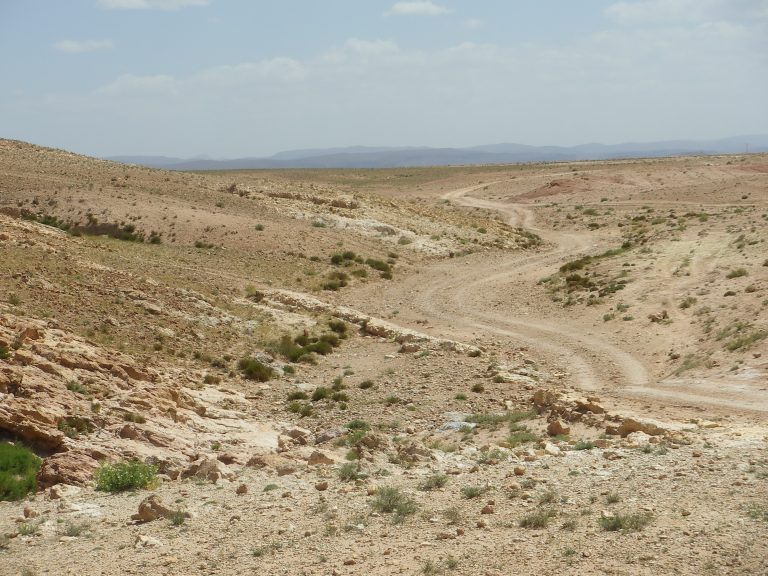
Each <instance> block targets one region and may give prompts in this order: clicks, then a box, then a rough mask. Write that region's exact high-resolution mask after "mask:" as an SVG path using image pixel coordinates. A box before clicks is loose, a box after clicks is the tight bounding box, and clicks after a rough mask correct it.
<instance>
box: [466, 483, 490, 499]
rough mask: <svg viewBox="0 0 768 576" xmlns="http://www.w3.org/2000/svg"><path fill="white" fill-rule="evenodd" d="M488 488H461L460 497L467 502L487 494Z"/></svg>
mask: <svg viewBox="0 0 768 576" xmlns="http://www.w3.org/2000/svg"><path fill="white" fill-rule="evenodd" d="M488 490H490V488H489V487H488V486H462V487H461V495H462V496H463V497H464V498H466V499H467V500H471V499H472V498H477V497H478V496H482V495H483V494H485V493H486V492H488Z"/></svg>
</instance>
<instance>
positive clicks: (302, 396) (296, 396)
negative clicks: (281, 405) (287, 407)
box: [288, 390, 309, 401]
mask: <svg viewBox="0 0 768 576" xmlns="http://www.w3.org/2000/svg"><path fill="white" fill-rule="evenodd" d="M308 397H309V396H307V393H306V392H303V391H301V390H297V391H296V392H291V393H289V394H288V400H289V401H290V400H306V399H307V398H308Z"/></svg>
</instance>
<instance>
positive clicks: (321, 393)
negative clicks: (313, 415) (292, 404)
mask: <svg viewBox="0 0 768 576" xmlns="http://www.w3.org/2000/svg"><path fill="white" fill-rule="evenodd" d="M332 394H333V392H332V391H331V389H330V388H326V387H325V386H318V387H317V388H315V391H314V392H312V402H319V401H320V400H325V399H326V398H330V397H331V395H332Z"/></svg>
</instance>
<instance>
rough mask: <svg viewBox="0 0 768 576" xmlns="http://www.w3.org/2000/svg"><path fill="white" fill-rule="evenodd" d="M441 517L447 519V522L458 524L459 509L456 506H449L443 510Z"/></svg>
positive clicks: (459, 520)
mask: <svg viewBox="0 0 768 576" xmlns="http://www.w3.org/2000/svg"><path fill="white" fill-rule="evenodd" d="M443 517H444V518H445V519H446V520H447V521H448V524H459V523H460V522H461V519H462V516H461V509H460V508H459V507H458V506H451V507H450V508H446V509H445V510H443Z"/></svg>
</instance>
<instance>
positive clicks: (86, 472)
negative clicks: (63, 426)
mask: <svg viewBox="0 0 768 576" xmlns="http://www.w3.org/2000/svg"><path fill="white" fill-rule="evenodd" d="M98 467H99V463H98V461H96V460H94V459H93V458H91V456H89V455H88V454H85V453H83V452H78V451H76V450H73V451H70V452H61V453H59V454H54V455H53V456H49V457H48V458H46V459H45V460H43V465H42V466H41V467H40V471H39V472H38V473H37V486H38V488H39V489H41V490H42V489H44V488H48V487H50V486H55V485H56V484H74V485H76V486H83V485H85V484H88V483H90V482H91V481H92V479H93V473H94V472H95V471H96V469H97V468H98Z"/></svg>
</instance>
